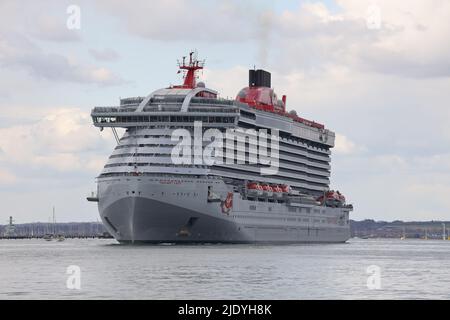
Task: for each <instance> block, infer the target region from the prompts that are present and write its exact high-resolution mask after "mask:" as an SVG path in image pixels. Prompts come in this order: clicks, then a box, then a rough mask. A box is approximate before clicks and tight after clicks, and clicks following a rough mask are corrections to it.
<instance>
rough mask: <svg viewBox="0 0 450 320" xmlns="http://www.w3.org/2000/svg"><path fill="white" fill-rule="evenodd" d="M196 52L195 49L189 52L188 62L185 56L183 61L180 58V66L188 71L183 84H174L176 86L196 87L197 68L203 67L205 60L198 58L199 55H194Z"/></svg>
mask: <svg viewBox="0 0 450 320" xmlns="http://www.w3.org/2000/svg"><path fill="white" fill-rule="evenodd" d="M194 53H195V52H194V51H191V52H189V62H186V57H183V60H182V61H181V62H180V61H179V60H178V68H180V69H181V70H186V71H187V72H186V73H185V75H184V83H183V85H181V86H174V88H186V89H193V88H195V86H196V78H197V75H196V72H197V70H201V69H203V67H204V65H205V61H204V60H203V61H199V60H197V56H196V55H195V56H194ZM178 72H180V71H178Z"/></svg>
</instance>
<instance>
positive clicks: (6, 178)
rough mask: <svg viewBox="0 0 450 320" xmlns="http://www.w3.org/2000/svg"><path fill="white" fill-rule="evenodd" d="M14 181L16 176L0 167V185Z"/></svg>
mask: <svg viewBox="0 0 450 320" xmlns="http://www.w3.org/2000/svg"><path fill="white" fill-rule="evenodd" d="M16 182H17V177H16V176H15V175H14V174H13V173H11V172H9V171H7V170H5V169H1V168H0V185H8V184H13V183H16Z"/></svg>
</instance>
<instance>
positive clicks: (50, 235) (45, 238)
mask: <svg viewBox="0 0 450 320" xmlns="http://www.w3.org/2000/svg"><path fill="white" fill-rule="evenodd" d="M42 239H44V240H45V241H52V240H53V235H52V234H49V233H47V234H44V236H43V237H42Z"/></svg>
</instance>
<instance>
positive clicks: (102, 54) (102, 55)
mask: <svg viewBox="0 0 450 320" xmlns="http://www.w3.org/2000/svg"><path fill="white" fill-rule="evenodd" d="M89 54H90V55H91V56H92V57H94V59H95V60H98V61H116V60H118V59H119V54H118V53H117V52H116V51H115V50H113V49H109V48H105V49H103V50H96V49H89Z"/></svg>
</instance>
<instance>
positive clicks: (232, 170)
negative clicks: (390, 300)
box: [88, 52, 353, 243]
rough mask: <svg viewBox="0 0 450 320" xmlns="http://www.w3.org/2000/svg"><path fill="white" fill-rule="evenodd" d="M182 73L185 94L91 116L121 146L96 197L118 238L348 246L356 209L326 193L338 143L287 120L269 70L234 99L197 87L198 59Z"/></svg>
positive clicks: (309, 124)
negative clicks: (118, 129)
mask: <svg viewBox="0 0 450 320" xmlns="http://www.w3.org/2000/svg"><path fill="white" fill-rule="evenodd" d="M178 67H179V71H178V73H181V74H182V76H183V80H184V81H183V84H180V85H170V86H169V87H166V88H162V89H158V90H156V91H153V92H151V93H150V94H148V95H147V96H141V97H129V98H123V99H120V105H118V106H104V107H94V108H93V109H92V112H91V116H92V120H93V124H94V126H95V127H98V128H100V130H103V129H104V128H105V127H106V128H111V129H112V131H113V133H114V136H115V138H116V140H117V146H116V147H115V149H114V151H113V152H112V154H111V156H110V157H109V159H108V161H107V163H106V165H105V166H104V168H103V170H102V172H101V173H100V175H99V176H98V177H97V193H96V194H93V195H92V196H90V197H88V200H89V201H94V202H97V203H98V210H99V213H100V217H101V219H102V221H103V223H104V225H105V227H106V229H107V230H108V231H109V232H110V233H111V235H112V236H114V238H115V239H117V240H118V241H119V242H120V243H336V242H345V241H347V240H348V239H349V237H350V225H349V213H350V212H351V211H352V210H353V206H352V205H351V204H347V202H346V200H345V197H344V196H343V195H342V194H341V193H340V192H339V191H333V190H330V187H329V184H330V170H331V167H330V155H331V152H330V149H331V148H333V146H334V140H335V134H334V133H333V132H332V131H330V130H328V129H326V128H325V126H324V125H322V124H320V123H317V122H314V121H310V120H307V119H304V118H302V117H300V116H298V115H297V113H296V112H295V111H290V112H288V111H287V109H286V96H285V95H283V96H282V97H281V99H279V98H278V97H277V95H276V93H275V92H274V90H273V89H272V88H271V75H270V73H269V72H267V71H265V70H260V69H258V70H255V69H252V70H249V79H248V86H245V82H246V79H243V86H245V87H244V88H243V89H242V90H240V91H239V92H238V93H237V96H236V98H235V99H234V100H232V99H223V98H221V97H219V94H218V92H217V91H215V90H213V89H210V88H207V87H206V85H205V83H204V82H198V75H197V73H198V71H199V70H201V69H203V68H204V61H201V60H198V59H197V55H196V53H193V52H191V53H190V54H189V55H188V56H186V57H183V58H182V60H179V61H178ZM117 128H123V129H125V132H124V134H123V135H122V136H121V137H119V134H118V132H117V131H116V129H117Z"/></svg>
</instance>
